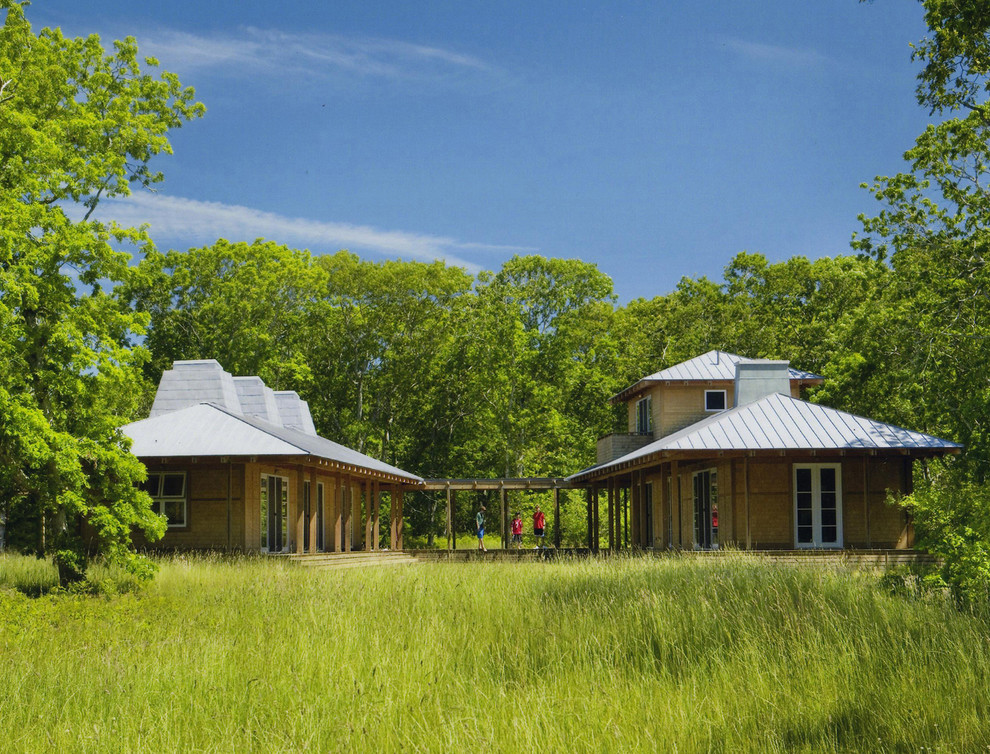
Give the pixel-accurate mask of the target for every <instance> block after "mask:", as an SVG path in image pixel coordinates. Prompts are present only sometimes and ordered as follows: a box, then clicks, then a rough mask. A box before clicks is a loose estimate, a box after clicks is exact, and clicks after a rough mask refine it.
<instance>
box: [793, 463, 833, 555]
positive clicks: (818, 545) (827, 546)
mask: <svg viewBox="0 0 990 754" xmlns="http://www.w3.org/2000/svg"><path fill="white" fill-rule="evenodd" d="M803 469H808V470H810V471H811V489H810V490H807V491H804V494H809V495H810V496H811V499H810V502H811V524H810V526H811V541H810V542H801V541H800V531H799V529H800V521H799V518H800V517H799V515H798V492H799V490H798V478H797V477H798V470H803ZM823 469H832V470H834V471H835V490H826V491H825V492H826V493H834V494H835V523H834V524H823V523H822V488H821V472H822V470H823ZM791 490H792V491H791V514H792V515H793V516H794V532H793V537H794V547H795V549H800V550H841V549H843V548H844V547H845V529H844V525H843V522H842V509H843V505H844V503H843V494H842V463H841V462H831V463H803V462H801V463H792V464H791ZM806 526H807V524H806ZM824 526H835V529H836V531H835V534H836V538H835V541H832V542H825V541H824V540H823V539H822V529H823V528H824Z"/></svg>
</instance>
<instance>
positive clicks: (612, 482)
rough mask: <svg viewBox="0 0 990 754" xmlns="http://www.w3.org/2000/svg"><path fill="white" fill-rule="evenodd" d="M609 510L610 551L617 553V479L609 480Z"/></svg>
mask: <svg viewBox="0 0 990 754" xmlns="http://www.w3.org/2000/svg"><path fill="white" fill-rule="evenodd" d="M606 508H608V551H609V553H612V552H615V479H614V477H609V478H608V498H607V500H606Z"/></svg>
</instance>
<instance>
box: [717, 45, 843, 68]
mask: <svg viewBox="0 0 990 754" xmlns="http://www.w3.org/2000/svg"><path fill="white" fill-rule="evenodd" d="M722 44H723V45H724V46H726V47H728V48H729V49H730V50H732V51H733V52H735V53H736V54H738V55H740V56H741V57H744V58H747V59H748V60H753V61H756V62H762V63H768V64H770V65H779V66H785V67H787V68H799V67H800V68H810V67H814V66H820V65H825V64H826V63H828V62H829V59H828V57H826V56H825V55H823V54H822V53H820V52H818V51H817V50H812V49H804V48H799V47H784V46H782V45H771V44H764V43H762V42H749V41H746V40H744V39H736V38H735V37H725V38H723V39H722Z"/></svg>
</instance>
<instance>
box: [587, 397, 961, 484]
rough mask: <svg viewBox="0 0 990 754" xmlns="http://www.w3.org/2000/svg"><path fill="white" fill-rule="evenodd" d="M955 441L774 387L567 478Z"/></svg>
mask: <svg viewBox="0 0 990 754" xmlns="http://www.w3.org/2000/svg"><path fill="white" fill-rule="evenodd" d="M961 448H962V446H961V445H958V444H957V443H954V442H949V441H948V440H942V439H940V438H938V437H933V436H932V435H926V434H923V433H921V432H913V431H911V430H908V429H903V428H901V427H897V426H894V425H892V424H884V423H883V422H879V421H875V420H873V419H866V418H864V417H861V416H856V415H854V414H850V413H846V412H845V411H838V410H836V409H834V408H829V407H828V406H820V405H817V404H814V403H808V402H807V401H802V400H799V399H797V398H792V397H790V396H788V395H782V394H780V393H774V394H773V395H768V396H766V397H765V398H761V399H760V400H758V401H754V402H753V403H748V404H746V405H744V406H738V407H737V408H733V409H730V410H728V411H723V412H721V413H718V414H713V415H712V416H709V417H707V418H705V419H702V420H701V421H699V422H697V423H695V424H692V425H690V426H688V427H685V428H684V429H681V430H679V431H678V432H674V433H673V434H670V435H667V436H666V437H661V438H660V439H659V440H655V441H654V442H652V443H650V444H649V445H645V446H644V447H642V448H640V449H638V450H634V451H633V452H631V453H627V454H626V455H624V456H621V457H620V458H617V459H615V460H614V461H609V462H608V463H604V464H601V465H599V466H593V467H591V468H589V469H585V470H583V471H579V472H578V473H577V474H574V475H572V476H570V477H568V479H569V480H574V481H577V480H580V479H586V478H589V477H593V476H607V475H609V474H610V473H613V472H615V471H618V470H620V469H623V468H626V467H629V466H633V465H640V464H642V463H645V462H647V461H648V460H651V459H653V458H654V457H659V456H661V455H664V456H670V457H671V458H676V457H681V456H683V457H698V456H699V455H704V454H705V453H712V454H716V453H724V452H732V451H735V452H745V451H832V450H835V451H853V452H856V451H859V452H876V451H901V452H910V453H915V454H918V455H941V454H945V453H957V452H959V450H960V449H961Z"/></svg>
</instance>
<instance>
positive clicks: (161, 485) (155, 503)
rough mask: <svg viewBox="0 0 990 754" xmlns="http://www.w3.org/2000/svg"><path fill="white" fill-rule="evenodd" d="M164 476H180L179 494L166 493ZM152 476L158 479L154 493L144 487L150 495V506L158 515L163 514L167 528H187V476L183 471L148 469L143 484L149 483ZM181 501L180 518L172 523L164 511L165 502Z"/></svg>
mask: <svg viewBox="0 0 990 754" xmlns="http://www.w3.org/2000/svg"><path fill="white" fill-rule="evenodd" d="M166 476H173V477H174V476H178V477H182V492H181V494H179V495H166V494H164V491H165V477H166ZM152 477H155V478H156V479H157V480H158V484H157V486H156V487H155V490H156V493H155V494H152V493H151V491H150V490H148V489H145V492H147V493H148V495H149V497H151V502H152V508H153V509H154V511H155V512H156V513H157V514H158V515H159V516H165V519H166V526H167V527H168V528H169V529H188V528H189V486H188V485H189V476H188V474H187V472H185V471H149V472H148V479H147V480H146V481H145V483H144V484H145V485H149V484H150V483H151V479H152ZM174 502H181V503H182V520H181V522H178V523H172V522H171V521H168V516H167V515H166V513H165V504H166V503H174Z"/></svg>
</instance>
